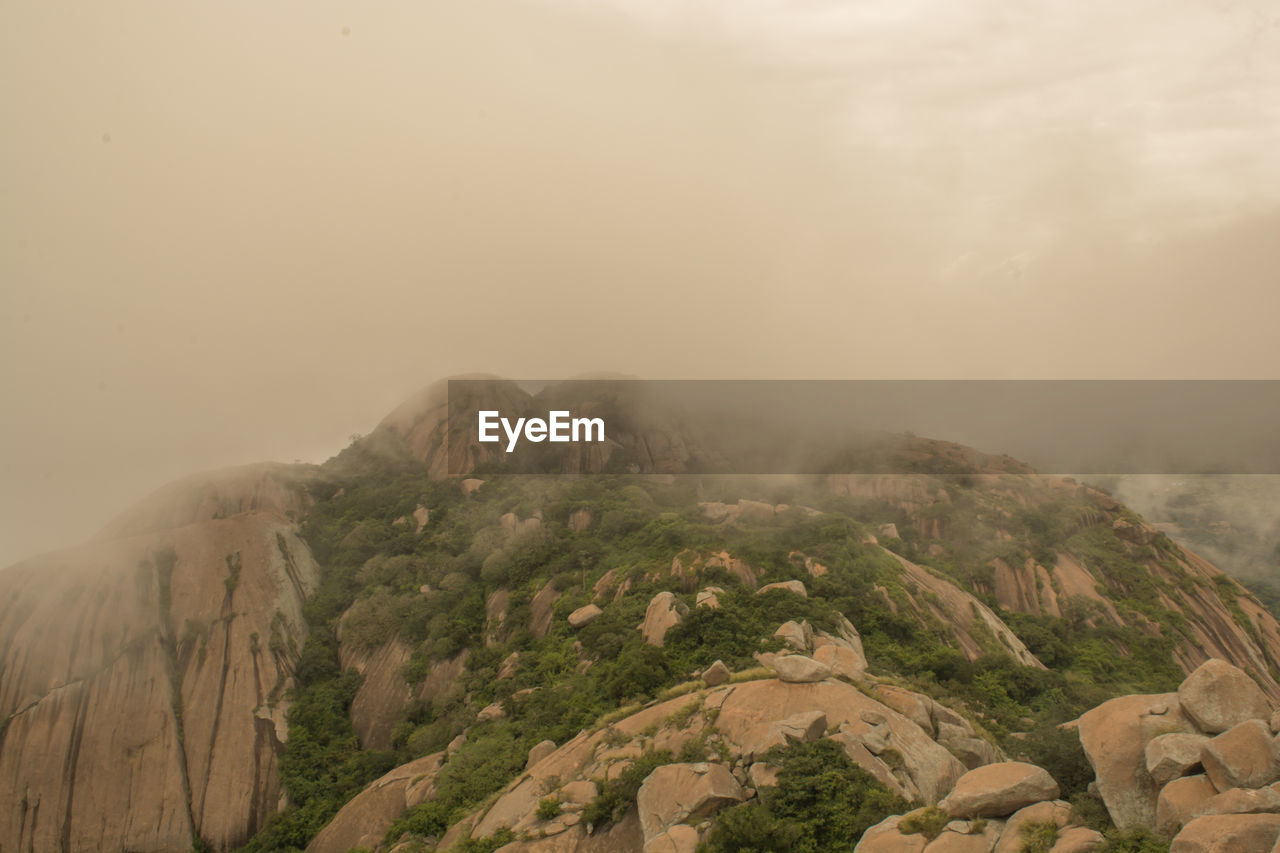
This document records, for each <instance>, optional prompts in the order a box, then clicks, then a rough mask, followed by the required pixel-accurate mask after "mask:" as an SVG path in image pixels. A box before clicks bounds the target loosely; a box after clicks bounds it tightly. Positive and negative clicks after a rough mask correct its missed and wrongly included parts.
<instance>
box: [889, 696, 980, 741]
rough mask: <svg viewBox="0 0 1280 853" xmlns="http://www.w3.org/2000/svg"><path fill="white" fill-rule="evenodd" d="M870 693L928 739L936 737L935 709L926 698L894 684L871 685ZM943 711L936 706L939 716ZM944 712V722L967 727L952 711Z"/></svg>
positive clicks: (962, 719) (961, 718) (942, 708)
mask: <svg viewBox="0 0 1280 853" xmlns="http://www.w3.org/2000/svg"><path fill="white" fill-rule="evenodd" d="M871 692H872V693H874V694H875V695H876V698H877V699H879V700H880V701H881V702H883V703H884V704H886V705H888V706H889V707H890V708H892V709H893V710H895V711H897V712H898V713H899V714H902V715H903V716H904V717H906V718H907V719H908V720H910V721H911V722H913V723H915V724H916V725H917V726H919V727H920V728H921V730H922V731H923V732H924V733H925V734H927V735H928V736H929V737H935V736H936V735H937V730H936V728H935V726H934V722H933V717H934V707H935V706H934V701H933V700H932V699H930V698H929V697H928V696H925V695H923V694H920V693H916V692H914V691H911V690H907V689H906V688H905V687H898V686H897V685H894V684H875V685H872V687H871ZM943 710H944V706H941V705H938V706H937V711H938V713H939V714H941V713H942V712H943ZM945 711H946V714H947V715H949V716H948V717H947V719H946V720H945V722H953V723H955V724H957V725H958V724H960V723H964V724H965V725H966V726H967V725H968V723H966V722H965V720H964V718H963V717H961V716H960V715H959V714H957V713H955V712H954V711H952V710H951V709H950V708H946V709H945ZM968 734H972V730H970V731H969V732H968Z"/></svg>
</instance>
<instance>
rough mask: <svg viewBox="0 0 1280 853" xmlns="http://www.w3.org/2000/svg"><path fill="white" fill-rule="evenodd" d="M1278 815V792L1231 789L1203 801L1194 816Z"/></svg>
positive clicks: (1279, 804)
mask: <svg viewBox="0 0 1280 853" xmlns="http://www.w3.org/2000/svg"><path fill="white" fill-rule="evenodd" d="M1277 813H1280V791H1276V790H1275V789H1273V788H1232V789H1231V790H1229V791H1223V792H1222V793H1221V794H1216V795H1214V796H1212V797H1210V798H1209V799H1208V800H1205V801H1204V802H1203V803H1201V804H1200V806H1199V807H1198V808H1197V809H1195V811H1194V815H1195V816H1196V817H1200V816H1201V815H1219V814H1277Z"/></svg>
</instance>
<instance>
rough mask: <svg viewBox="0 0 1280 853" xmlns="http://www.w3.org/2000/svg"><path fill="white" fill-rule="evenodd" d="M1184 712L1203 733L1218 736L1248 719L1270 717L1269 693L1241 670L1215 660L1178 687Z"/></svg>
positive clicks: (1210, 661)
mask: <svg viewBox="0 0 1280 853" xmlns="http://www.w3.org/2000/svg"><path fill="white" fill-rule="evenodd" d="M1178 702H1179V703H1181V705H1182V710H1183V712H1184V713H1185V714H1186V715H1187V716H1188V717H1190V718H1191V720H1192V722H1194V723H1195V724H1196V726H1197V727H1199V729H1200V730H1201V731H1203V732H1207V733H1209V734H1217V733H1219V732H1225V731H1226V730H1227V729H1229V728H1231V727H1232V726H1235V725H1237V724H1239V723H1243V722H1244V721H1246V720H1259V719H1261V720H1266V719H1270V717H1271V710H1272V709H1271V704H1270V703H1269V702H1268V701H1267V697H1266V694H1265V693H1263V692H1262V688H1261V687H1259V686H1258V684H1257V682H1255V681H1254V680H1253V679H1252V678H1250V677H1249V675H1248V674H1247V673H1246V672H1245V671H1244V670H1242V669H1240V668H1239V667H1236V666H1232V665H1231V664H1229V663H1227V662H1226V661H1224V660H1219V659H1217V658H1213V659H1211V660H1207V661H1205V662H1204V663H1202V664H1200V666H1198V667H1197V668H1196V670H1195V671H1194V672H1192V673H1191V674H1190V675H1188V676H1187V677H1186V679H1185V680H1184V681H1183V682H1182V685H1181V686H1180V687H1178Z"/></svg>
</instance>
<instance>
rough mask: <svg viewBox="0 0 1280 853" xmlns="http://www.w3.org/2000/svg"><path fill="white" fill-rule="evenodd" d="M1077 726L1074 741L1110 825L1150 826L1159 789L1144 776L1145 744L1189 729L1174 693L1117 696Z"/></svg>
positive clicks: (1147, 774)
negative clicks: (1081, 751)
mask: <svg viewBox="0 0 1280 853" xmlns="http://www.w3.org/2000/svg"><path fill="white" fill-rule="evenodd" d="M1079 723H1080V724H1079V731H1080V743H1081V745H1082V746H1083V747H1084V751H1085V755H1086V756H1087V757H1088V759H1089V763H1090V764H1092V765H1093V769H1094V773H1095V774H1096V777H1097V778H1096V783H1097V786H1098V795H1099V796H1100V797H1102V801H1103V802H1104V803H1105V804H1106V806H1107V811H1108V812H1110V813H1111V819H1112V821H1114V822H1115V824H1116V826H1118V827H1120V828H1121V829H1128V828H1130V827H1133V826H1138V825H1142V826H1151V825H1153V824H1154V823H1155V820H1156V798H1157V795H1158V794H1159V790H1160V789H1159V786H1157V785H1156V783H1155V780H1154V779H1152V778H1151V774H1150V773H1148V772H1147V759H1146V748H1147V743H1149V742H1150V741H1151V740H1153V739H1154V738H1155V737H1157V736H1159V735H1162V734H1167V733H1171V732H1189V731H1191V730H1192V727H1191V723H1190V721H1189V720H1187V718H1186V717H1185V716H1184V715H1183V714H1182V711H1181V708H1180V707H1179V704H1178V697H1177V695H1176V694H1173V693H1160V694H1154V695H1134V696H1120V697H1117V698H1115V699H1110V700H1108V701H1106V702H1103V703H1102V704H1101V705H1099V706H1098V707H1096V708H1094V709H1093V710H1091V711H1088V712H1086V713H1085V714H1084V715H1082V716H1081V717H1080V721H1079Z"/></svg>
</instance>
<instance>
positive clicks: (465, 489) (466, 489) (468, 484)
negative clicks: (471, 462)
mask: <svg viewBox="0 0 1280 853" xmlns="http://www.w3.org/2000/svg"><path fill="white" fill-rule="evenodd" d="M458 485H459V488H461V489H462V494H463V496H464V497H468V498H469V497H471V495H473V494H474V493H475V492H476V490H478V489H479V488H480V487H481V486H483V485H484V480H477V479H476V478H474V477H468V478H467V479H465V480H463V481H462V482H461V483H459V484H458Z"/></svg>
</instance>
